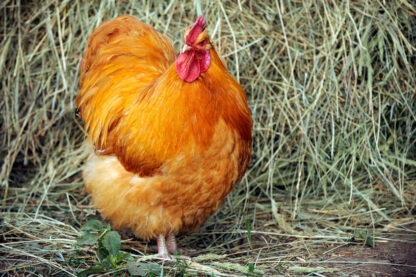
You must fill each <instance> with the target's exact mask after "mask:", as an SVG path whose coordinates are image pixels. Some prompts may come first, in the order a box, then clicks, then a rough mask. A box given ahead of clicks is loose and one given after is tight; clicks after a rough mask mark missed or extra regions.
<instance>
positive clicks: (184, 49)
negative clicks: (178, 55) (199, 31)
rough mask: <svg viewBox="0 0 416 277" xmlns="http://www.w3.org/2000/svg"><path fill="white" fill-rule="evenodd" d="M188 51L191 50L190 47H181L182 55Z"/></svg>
mask: <svg viewBox="0 0 416 277" xmlns="http://www.w3.org/2000/svg"><path fill="white" fill-rule="evenodd" d="M190 49H191V46H189V45H186V44H185V45H184V46H183V49H182V53H183V52H186V51H188V50H190Z"/></svg>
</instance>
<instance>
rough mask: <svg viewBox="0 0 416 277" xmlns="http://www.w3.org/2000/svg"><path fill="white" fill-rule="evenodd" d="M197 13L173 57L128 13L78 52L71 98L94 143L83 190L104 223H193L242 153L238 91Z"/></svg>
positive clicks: (174, 229)
mask: <svg viewBox="0 0 416 277" xmlns="http://www.w3.org/2000/svg"><path fill="white" fill-rule="evenodd" d="M201 18H202V19H201ZM201 18H199V19H198V20H197V22H196V23H195V24H194V26H193V27H192V29H191V30H190V31H188V33H187V38H186V44H187V45H186V47H187V48H188V50H186V51H184V52H183V53H182V54H181V56H180V59H179V58H178V64H177V62H176V61H175V60H176V54H175V51H174V49H173V46H172V43H171V42H170V40H169V39H168V38H167V37H166V36H164V35H162V34H160V33H158V32H157V31H156V30H154V29H153V28H152V27H151V26H149V25H147V24H144V23H142V22H140V21H139V20H137V19H135V18H134V17H131V16H120V17H118V18H116V19H114V20H111V21H108V22H105V23H103V24H102V25H100V26H99V27H98V28H96V29H95V30H94V31H93V32H92V34H91V35H90V37H89V39H88V42H87V46H86V50H85V53H84V56H83V59H82V65H81V76H80V84H79V88H80V89H79V94H78V96H77V98H76V104H77V106H78V107H79V109H80V115H81V118H82V119H83V120H84V122H85V128H86V129H87V130H88V132H89V141H90V142H91V143H92V144H93V145H94V147H95V151H93V153H92V154H91V156H90V158H89V160H88V162H87V164H86V167H85V170H84V181H85V187H86V189H87V191H88V192H90V193H91V195H92V199H93V203H94V205H95V206H96V207H97V208H98V210H99V211H100V212H101V214H102V215H103V217H105V218H107V219H109V220H111V222H112V224H113V226H114V228H116V229H120V228H131V229H132V231H133V232H134V233H135V235H136V236H137V237H140V238H143V239H152V238H159V239H160V238H164V236H174V235H176V234H178V233H179V232H182V231H190V230H195V229H197V228H198V227H199V226H200V225H201V224H202V223H203V222H204V221H205V220H206V218H207V217H208V216H209V215H211V214H212V213H214V212H215V211H216V210H217V208H218V207H219V205H220V204H221V203H222V202H223V200H224V198H225V196H226V195H227V194H228V193H229V192H230V190H231V189H232V188H233V186H234V185H235V184H236V183H237V182H239V180H240V179H241V177H242V176H243V174H244V172H245V170H246V168H247V164H248V161H249V158H250V152H251V140H252V137H251V131H252V122H251V116H250V112H249V109H248V107H247V100H246V95H245V93H244V91H243V89H242V88H241V86H240V85H239V84H238V83H237V82H236V81H235V79H234V78H233V77H232V76H231V75H230V73H229V72H228V71H227V69H226V67H225V66H224V65H223V63H222V62H221V60H220V58H219V56H218V55H217V53H216V51H215V49H214V47H213V46H212V44H211V43H210V41H209V36H208V34H207V32H206V31H205V30H204V29H205V22H204V21H203V17H201ZM185 80H186V81H185ZM158 242H159V241H158ZM168 246H169V245H168ZM162 247H163V245H162ZM168 248H169V247H168ZM162 250H163V249H162ZM159 252H160V251H159ZM162 252H163V251H162ZM162 254H165V252H163V253H162Z"/></svg>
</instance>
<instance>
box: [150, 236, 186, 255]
mask: <svg viewBox="0 0 416 277" xmlns="http://www.w3.org/2000/svg"><path fill="white" fill-rule="evenodd" d="M157 250H158V253H159V255H160V256H161V257H162V259H166V260H172V259H171V258H170V257H169V254H173V255H176V254H178V253H179V252H181V251H180V249H179V248H178V246H177V244H176V238H175V235H174V234H169V235H168V236H167V239H166V238H165V235H163V234H160V235H159V236H158V237H157ZM178 250H179V252H178ZM175 257H176V258H177V259H184V260H191V258H190V257H187V256H175Z"/></svg>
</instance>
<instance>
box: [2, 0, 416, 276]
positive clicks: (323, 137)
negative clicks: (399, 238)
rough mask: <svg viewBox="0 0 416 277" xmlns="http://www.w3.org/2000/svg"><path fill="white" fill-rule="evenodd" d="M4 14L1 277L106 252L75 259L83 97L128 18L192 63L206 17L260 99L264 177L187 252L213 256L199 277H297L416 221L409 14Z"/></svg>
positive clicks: (20, 4)
mask: <svg viewBox="0 0 416 277" xmlns="http://www.w3.org/2000/svg"><path fill="white" fill-rule="evenodd" d="M129 2H130V3H129ZM387 2H388V3H387ZM0 10H1V14H2V16H1V17H0V21H1V25H0V30H1V34H0V36H1V39H0V41H1V47H0V74H1V80H0V81H1V85H0V86H1V91H2V95H3V97H2V100H1V101H0V110H1V133H0V142H1V147H0V156H1V157H2V164H1V172H0V180H1V195H0V196H1V218H2V223H1V229H0V233H1V238H0V240H1V242H2V243H1V245H0V253H1V255H0V268H1V269H0V272H2V273H7V274H10V275H14V274H21V273H24V274H36V275H37V274H43V275H51V274H56V273H64V274H68V275H74V274H76V272H77V270H80V269H85V268H87V267H88V266H90V265H92V264H93V263H94V261H96V257H95V254H94V249H93V248H77V247H76V246H75V245H74V243H75V239H76V237H77V236H79V235H80V231H79V229H80V225H82V224H83V223H85V222H86V220H87V219H88V218H91V216H92V215H94V214H95V210H94V209H93V208H92V207H91V203H90V198H89V196H88V195H87V194H86V193H85V191H84V189H83V186H82V179H81V175H80V172H81V170H82V164H83V161H84V160H85V151H84V148H83V144H82V143H83V140H84V137H85V135H84V134H83V132H82V131H81V123H80V121H79V119H77V118H76V116H75V112H74V109H75V108H74V98H75V96H76V94H77V84H78V77H79V65H80V57H81V54H82V51H83V47H84V45H85V41H86V38H87V37H88V35H89V34H90V32H91V31H92V29H93V28H94V27H96V26H97V25H99V24H100V23H102V22H103V21H105V20H108V19H112V18H114V17H116V16H118V15H121V14H130V15H133V16H136V17H137V18H139V19H140V20H142V21H144V22H146V23H149V24H151V25H152V26H154V27H155V28H156V29H157V30H159V31H161V32H163V33H165V34H167V35H168V36H169V37H170V38H171V39H172V40H173V41H174V45H175V47H176V49H180V47H181V45H182V43H183V42H182V37H183V31H184V29H185V27H186V26H189V25H190V24H191V23H192V22H193V20H194V19H195V18H196V16H197V13H199V12H201V11H204V12H205V14H206V18H207V21H208V24H209V26H208V28H209V30H210V33H211V35H212V38H213V41H214V43H215V44H216V45H217V46H218V49H219V51H220V52H221V53H222V55H223V56H224V57H225V58H226V60H227V65H228V67H229V69H230V70H231V72H232V73H233V74H234V75H235V76H236V78H237V79H239V80H240V82H241V84H242V85H243V86H244V88H245V90H246V92H247V94H248V98H249V105H250V108H251V111H252V116H253V119H254V143H253V150H254V151H253V156H252V160H251V165H250V167H249V170H248V174H247V176H246V177H245V178H244V179H243V180H242V182H241V184H240V185H239V186H237V188H236V189H235V191H234V192H233V193H232V194H231V195H230V196H229V198H228V200H227V202H226V204H225V207H224V208H223V209H221V210H220V211H219V212H218V213H217V214H216V215H215V216H213V217H212V218H210V219H209V220H208V222H207V223H206V224H205V225H204V226H203V227H202V229H201V230H200V232H199V233H193V234H189V235H187V236H182V237H181V238H180V242H179V243H180V245H181V246H182V247H184V248H185V249H186V248H189V247H193V248H196V249H198V252H197V254H195V255H194V256H199V255H200V256H201V257H203V259H202V260H201V261H199V264H197V266H195V265H193V267H189V268H188V269H187V270H188V271H189V274H194V273H195V272H200V273H201V272H207V268H212V270H213V272H216V274H217V275H218V274H221V275H224V276H230V275H237V276H241V275H245V274H246V273H244V272H243V271H244V270H243V269H244V268H246V269H247V270H248V269H249V266H248V263H252V264H254V266H255V271H253V272H251V273H252V274H259V272H261V273H262V274H263V273H265V272H267V273H269V274H280V273H284V272H286V273H287V274H291V273H290V272H287V271H286V269H288V268H289V269H290V268H292V269H293V268H295V269H296V270H298V269H299V268H303V267H302V265H305V263H306V264H307V265H315V264H318V263H319V262H318V261H319V257H322V256H323V255H325V254H327V253H330V252H331V251H332V249H335V248H337V247H339V246H341V245H346V244H348V243H350V240H351V238H352V237H353V236H354V235H355V234H357V233H360V232H362V231H365V232H368V233H369V234H371V236H372V237H373V238H375V241H376V243H377V241H378V240H381V239H383V238H384V237H385V236H386V232H387V231H388V230H394V229H398V228H399V227H400V226H402V225H403V224H404V223H411V222H415V217H414V214H415V203H416V186H415V184H416V161H415V157H416V145H415V143H416V128H415V127H416V124H415V122H416V113H415V110H416V101H415V100H416V99H415V97H416V96H415V93H414V91H415V89H414V88H415V87H416V82H415V76H416V74H415V69H416V56H415V50H416V49H415V42H416V35H415V34H416V28H415V27H416V19H415V13H416V10H415V7H414V6H412V4H411V3H410V2H407V1H406V0H402V1H386V2H385V1H371V4H370V3H369V2H368V1H364V0H356V1H300V0H299V1H237V2H234V1H207V2H203V1H202V2H201V1H188V2H186V3H177V2H176V1H170V2H169V3H165V2H164V1H154V2H152V1H147V0H143V1H137V2H136V3H132V1H120V2H118V1H117V2H116V1H111V0H108V1H97V2H90V1H44V0H41V1H34V2H26V1H18V0H16V1H8V0H6V1H3V2H2V3H1V4H0ZM123 248H124V250H126V251H130V252H131V253H132V255H133V256H134V257H135V258H137V259H138V258H143V257H146V254H147V255H148V254H152V253H153V252H154V248H153V245H152V244H149V245H143V244H141V243H140V242H137V241H132V240H128V241H124V242H123ZM205 255H207V256H205ZM209 255H212V256H209ZM206 257H208V259H206ZM210 257H211V258H210ZM196 260H197V259H196ZM318 265H319V266H323V265H324V264H321V263H319V264H318ZM165 267H166V268H165V271H166V272H167V273H168V275H169V274H174V273H173V272H174V268H175V267H174V266H171V265H165ZM208 271H209V270H208ZM124 272H125V271H124ZM166 272H165V273H166ZM256 272H257V273H256ZM320 272H331V271H325V270H323V271H320ZM292 273H293V272H292Z"/></svg>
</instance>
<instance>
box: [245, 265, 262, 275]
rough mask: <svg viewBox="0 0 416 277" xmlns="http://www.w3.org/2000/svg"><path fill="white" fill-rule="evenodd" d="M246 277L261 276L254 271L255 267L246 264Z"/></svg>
mask: <svg viewBox="0 0 416 277" xmlns="http://www.w3.org/2000/svg"><path fill="white" fill-rule="evenodd" d="M246 276H247V277H257V276H261V274H260V272H259V271H257V270H256V267H255V265H254V264H252V263H249V264H248V270H247V274H246Z"/></svg>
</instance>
